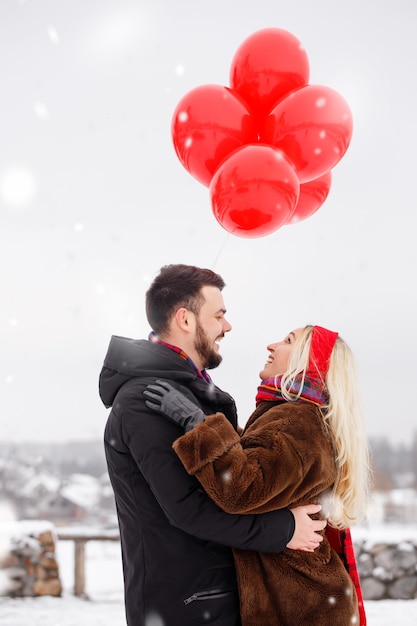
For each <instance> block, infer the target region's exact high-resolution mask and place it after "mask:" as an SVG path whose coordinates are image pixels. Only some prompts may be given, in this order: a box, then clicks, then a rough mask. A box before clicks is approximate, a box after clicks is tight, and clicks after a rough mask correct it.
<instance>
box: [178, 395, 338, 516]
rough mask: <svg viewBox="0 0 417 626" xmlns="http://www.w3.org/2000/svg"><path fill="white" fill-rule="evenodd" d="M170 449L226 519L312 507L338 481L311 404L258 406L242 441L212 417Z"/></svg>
mask: <svg viewBox="0 0 417 626" xmlns="http://www.w3.org/2000/svg"><path fill="white" fill-rule="evenodd" d="M173 447H174V450H175V452H176V453H177V455H178V456H179V458H180V459H181V461H182V463H183V465H184V466H185V468H186V470H187V471H188V473H189V474H192V475H195V476H196V477H197V478H198V480H199V481H200V483H201V484H202V486H203V487H204V489H205V491H206V492H207V493H208V495H209V496H210V497H211V498H212V499H213V500H214V501H215V502H216V503H217V504H218V506H220V507H221V508H222V509H223V510H224V511H226V512H228V513H262V512H265V511H271V510H274V509H278V508H284V507H290V506H291V507H292V506H296V505H298V504H304V503H307V502H308V503H311V502H315V501H317V498H318V496H319V495H320V494H321V493H323V492H324V491H325V490H326V489H328V488H329V487H331V486H332V484H333V482H334V480H335V476H336V470H335V463H334V454H333V448H332V444H331V441H330V439H329V437H328V435H327V433H326V431H325V428H324V425H323V419H322V416H321V414H320V411H319V409H318V408H317V407H316V406H315V405H313V404H310V403H304V402H285V403H281V404H272V403H271V402H262V403H261V404H260V405H259V406H258V407H257V409H256V410H255V412H254V413H253V414H252V416H251V417H250V419H249V421H248V424H247V426H246V428H245V430H244V431H243V433H242V435H239V434H238V433H237V432H236V431H235V430H234V429H233V427H232V426H231V424H230V423H229V422H228V420H227V419H226V418H225V417H224V416H223V415H222V414H221V413H216V414H215V415H212V416H209V417H208V418H206V420H205V421H204V422H203V423H201V424H199V425H198V426H196V427H195V428H194V429H193V430H191V431H190V432H189V433H186V434H185V435H183V436H182V437H180V438H179V439H177V440H176V441H175V443H174V446H173Z"/></svg>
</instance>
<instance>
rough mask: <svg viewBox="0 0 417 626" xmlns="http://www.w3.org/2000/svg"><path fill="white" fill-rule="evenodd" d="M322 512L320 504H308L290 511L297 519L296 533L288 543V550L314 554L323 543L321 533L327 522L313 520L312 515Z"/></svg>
mask: <svg viewBox="0 0 417 626" xmlns="http://www.w3.org/2000/svg"><path fill="white" fill-rule="evenodd" d="M320 510H321V506H320V504H306V505H304V506H297V507H296V508H295V509H290V511H291V513H292V514H293V515H294V519H295V531H294V534H293V536H292V539H291V541H290V542H289V543H287V548H290V549H291V550H304V551H306V552H314V550H315V549H316V548H318V547H319V545H320V543H321V542H322V541H323V536H322V535H320V531H322V530H323V529H324V528H326V524H327V521H326V520H321V519H319V520H313V519H311V517H310V515H313V514H315V513H318V512H319V511H320Z"/></svg>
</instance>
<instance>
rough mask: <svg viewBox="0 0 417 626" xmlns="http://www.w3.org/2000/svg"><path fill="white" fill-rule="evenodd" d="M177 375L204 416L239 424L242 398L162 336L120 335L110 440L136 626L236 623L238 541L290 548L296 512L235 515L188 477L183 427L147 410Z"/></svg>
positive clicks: (103, 390)
mask: <svg viewBox="0 0 417 626" xmlns="http://www.w3.org/2000/svg"><path fill="white" fill-rule="evenodd" d="M157 378H159V379H164V380H168V381H170V382H171V384H173V385H174V386H176V387H177V388H179V389H181V391H182V392H183V393H185V394H186V395H187V396H188V397H189V398H190V399H191V400H192V401H193V402H194V403H196V404H198V405H199V406H200V407H201V408H202V410H203V411H204V413H206V414H211V413H215V412H216V411H221V412H222V413H224V414H225V415H226V417H227V418H228V419H229V420H230V422H231V423H232V424H233V426H234V427H237V415H236V407H235V403H234V401H233V399H232V398H231V396H230V395H228V394H227V393H225V392H223V391H221V390H220V389H219V388H218V387H216V386H215V385H213V384H211V383H208V382H207V381H206V380H204V379H202V378H201V377H199V376H198V374H197V372H196V370H195V369H194V367H193V366H192V364H191V363H190V362H189V361H187V360H184V359H183V358H182V357H181V356H180V355H179V354H177V353H176V352H174V351H173V350H171V349H169V348H168V347H166V346H164V345H161V344H159V343H153V342H150V341H146V340H133V339H127V338H123V337H116V336H114V337H112V339H111V341H110V345H109V349H108V352H107V355H106V358H105V361H104V365H103V369H102V371H101V374H100V396H101V399H102V401H103V403H104V404H105V406H106V407H108V408H109V407H112V408H111V412H110V415H109V417H108V421H107V425H106V429H105V435H104V444H105V452H106V459H107V466H108V471H109V476H110V480H111V483H112V486H113V490H114V494H115V500H116V507H117V514H118V520H119V527H120V538H121V548H122V560H123V571H124V581H125V606H126V616H127V623H128V625H129V626H147V625H148V624H158V625H159V624H161V626H162V625H164V626H202V625H203V624H210V625H216V626H234V624H238V623H239V610H238V599H237V589H236V578H235V571H234V565H233V557H232V552H231V550H230V547H236V548H240V549H243V550H246V549H247V550H256V551H261V552H281V551H282V550H283V549H284V547H285V545H286V544H287V543H288V542H289V541H290V539H291V537H292V535H293V532H294V518H293V515H292V514H291V512H290V511H288V510H286V509H285V510H283V511H274V512H272V513H267V514H263V515H243V516H240V515H229V514H226V513H224V512H223V511H221V510H220V509H219V508H218V507H217V506H216V505H215V504H214V503H213V502H212V501H211V500H210V498H209V497H208V496H207V495H206V494H205V493H204V491H203V490H202V488H201V486H200V484H199V483H198V481H197V480H196V479H195V478H194V477H192V476H189V475H188V474H187V472H186V471H185V469H184V467H183V466H182V464H181V462H180V461H179V459H178V457H177V456H176V454H175V452H174V451H173V450H172V444H173V442H174V441H175V439H177V438H178V437H180V436H181V435H182V434H183V431H182V429H181V428H180V427H178V426H177V425H175V424H173V423H171V422H170V421H168V420H167V419H166V418H164V417H163V416H162V415H159V414H158V413H155V412H153V411H151V410H150V409H148V408H147V406H146V405H145V402H144V397H143V391H144V389H145V387H146V386H147V385H148V384H149V383H153V382H155V380H156V379H157Z"/></svg>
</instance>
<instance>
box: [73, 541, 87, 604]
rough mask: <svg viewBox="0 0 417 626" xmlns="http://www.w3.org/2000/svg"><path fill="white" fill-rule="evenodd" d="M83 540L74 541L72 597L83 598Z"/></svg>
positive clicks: (84, 542)
mask: <svg viewBox="0 0 417 626" xmlns="http://www.w3.org/2000/svg"><path fill="white" fill-rule="evenodd" d="M85 544H86V541H85V539H76V540H75V541H74V595H75V596H85Z"/></svg>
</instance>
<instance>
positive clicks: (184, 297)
mask: <svg viewBox="0 0 417 626" xmlns="http://www.w3.org/2000/svg"><path fill="white" fill-rule="evenodd" d="M206 286H209V287H217V288H218V289H220V291H221V290H222V289H223V287H224V286H225V282H224V280H223V278H222V277H221V276H220V275H219V274H216V273H215V272H212V271H211V270H208V269H202V268H201V267H195V266H194V265H181V264H178V265H164V266H163V267H161V269H160V272H159V274H158V276H156V278H155V279H154V280H153V282H152V284H151V286H150V287H149V289H148V291H147V292H146V317H147V318H148V322H149V325H150V327H151V328H152V330H153V331H154V332H155V333H156V334H157V335H161V334H163V333H165V332H167V330H168V327H169V322H170V320H171V317H172V315H174V313H175V311H177V310H178V309H179V308H181V307H184V308H186V309H188V310H189V311H192V312H193V313H194V314H195V315H198V314H199V312H200V308H201V306H202V304H203V303H204V299H203V296H202V295H201V289H202V288H203V287H206Z"/></svg>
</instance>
